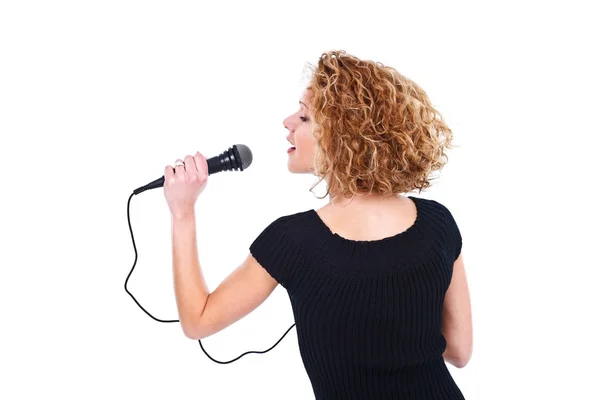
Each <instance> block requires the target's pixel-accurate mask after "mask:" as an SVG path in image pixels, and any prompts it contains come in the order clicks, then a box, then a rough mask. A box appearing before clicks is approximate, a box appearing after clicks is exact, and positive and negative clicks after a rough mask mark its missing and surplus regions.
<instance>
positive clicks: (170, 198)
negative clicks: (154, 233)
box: [164, 152, 208, 216]
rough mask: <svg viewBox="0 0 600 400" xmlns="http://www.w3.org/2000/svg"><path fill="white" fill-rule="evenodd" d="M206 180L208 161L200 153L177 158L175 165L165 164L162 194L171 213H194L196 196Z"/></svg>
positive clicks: (174, 214)
mask: <svg viewBox="0 0 600 400" xmlns="http://www.w3.org/2000/svg"><path fill="white" fill-rule="evenodd" d="M207 182H208V162H207V161H206V158H205V157H204V156H203V155H202V154H201V153H200V152H196V154H194V155H193V156H190V155H188V156H186V157H185V159H184V160H181V159H179V160H177V161H176V162H175V167H172V166H170V165H167V166H166V167H165V175H164V194H165V199H166V200H167V204H168V205H169V210H171V215H173V216H181V215H188V214H193V213H194V206H195V203H196V200H197V199H198V196H200V194H201V193H202V192H203V191H204V188H205V187H206V184H207Z"/></svg>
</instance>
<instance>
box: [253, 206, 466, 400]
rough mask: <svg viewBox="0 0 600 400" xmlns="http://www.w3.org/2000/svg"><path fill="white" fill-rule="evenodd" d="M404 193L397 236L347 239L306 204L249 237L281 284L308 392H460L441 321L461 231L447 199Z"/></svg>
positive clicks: (405, 395)
mask: <svg viewBox="0 0 600 400" xmlns="http://www.w3.org/2000/svg"><path fill="white" fill-rule="evenodd" d="M408 197H409V198H410V199H412V200H413V201H414V202H415V204H416V207H417V219H416V221H415V222H414V224H413V225H412V226H411V227H409V228H408V229H407V230H405V231H404V232H402V233H399V234H397V235H394V236H390V237H387V238H384V239H380V240H373V241H355V240H350V239H346V238H343V237H341V236H339V235H338V234H337V233H333V232H332V231H331V230H330V229H329V227H328V226H327V225H326V224H325V223H324V222H323V221H322V220H321V218H320V217H319V215H318V214H317V212H316V211H315V210H308V211H303V212H299V213H296V214H292V215H287V216H283V217H280V218H278V219H277V220H275V221H274V222H272V223H271V224H270V225H269V226H267V227H266V228H265V229H264V230H263V231H262V232H261V234H260V235H259V236H258V237H257V238H256V240H255V241H254V242H253V243H252V244H251V245H250V252H251V253H252V255H253V256H254V257H255V258H256V260H257V261H258V262H259V263H260V264H261V265H262V266H263V268H265V269H266V270H267V271H268V272H269V273H270V274H271V276H273V278H275V279H276V280H277V281H278V282H279V283H280V284H281V285H282V286H283V287H284V288H285V289H286V290H287V292H288V295H289V298H290V301H291V305H292V310H293V313H294V319H295V322H296V331H297V335H298V345H299V350H300V355H301V357H302V361H303V363H304V367H305V368H306V372H307V374H308V377H309V379H310V382H311V384H312V387H313V391H314V394H315V400H337V399H339V400H354V399H356V400H359V399H360V400H370V399H373V400H386V399H394V400H398V399H432V400H433V399H435V400H444V399H464V397H463V395H462V393H461V391H460V390H459V388H458V387H457V385H456V384H455V382H454V380H453V378H452V376H451V375H450V372H449V370H448V368H447V366H446V363H445V362H444V360H443V358H442V354H443V352H444V350H445V348H446V340H445V338H444V336H443V335H442V326H441V323H442V305H443V302H444V296H445V293H446V290H447V289H448V285H449V284H450V280H451V277H452V271H453V264H454V261H455V260H456V258H457V257H458V256H459V254H460V251H461V246H462V238H461V235H460V231H459V229H458V226H457V224H456V222H455V220H454V218H453V217H452V214H451V213H450V212H449V210H448V209H447V208H446V207H445V206H443V205H442V204H440V203H438V202H437V201H435V200H430V199H424V198H417V197H413V196H408ZM282 398H287V396H284V397H282Z"/></svg>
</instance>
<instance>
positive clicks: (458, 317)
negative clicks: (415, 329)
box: [442, 253, 473, 368]
mask: <svg viewBox="0 0 600 400" xmlns="http://www.w3.org/2000/svg"><path fill="white" fill-rule="evenodd" d="M442 333H443V335H444V337H445V338H446V343H447V345H446V351H444V354H443V357H444V360H446V361H447V362H449V363H450V364H452V365H454V366H455V367H457V368H463V367H464V366H466V365H467V363H468V362H469V360H470V359H471V355H472V353H473V321H472V317H471V299H470V295H469V286H468V284H467V275H466V272H465V265H464V262H463V256H462V253H461V254H460V255H459V256H458V258H457V259H456V261H455V262H454V272H453V273H452V279H451V281H450V286H449V287H448V290H447V292H446V297H445V298H444V306H443V314H442Z"/></svg>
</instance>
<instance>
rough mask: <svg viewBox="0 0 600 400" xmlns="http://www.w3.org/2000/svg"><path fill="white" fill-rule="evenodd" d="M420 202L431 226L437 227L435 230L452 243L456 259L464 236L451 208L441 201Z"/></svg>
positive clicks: (422, 199)
mask: <svg viewBox="0 0 600 400" xmlns="http://www.w3.org/2000/svg"><path fill="white" fill-rule="evenodd" d="M420 200H421V201H420V203H419V205H421V209H424V210H426V211H425V212H426V214H427V217H426V219H429V221H430V222H431V223H430V225H431V226H433V227H435V228H433V229H435V231H437V232H439V233H440V234H441V235H442V237H443V238H444V239H447V240H449V242H450V243H452V245H451V246H450V248H451V250H452V252H453V256H454V258H455V259H456V258H457V257H458V256H459V254H460V251H461V248H462V235H461V232H460V229H459V227H458V224H457V222H456V219H455V218H454V215H452V212H451V211H450V209H449V207H447V206H446V205H445V204H443V203H441V202H439V201H436V200H433V199H424V198H421V199H420Z"/></svg>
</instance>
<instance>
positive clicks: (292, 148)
mask: <svg viewBox="0 0 600 400" xmlns="http://www.w3.org/2000/svg"><path fill="white" fill-rule="evenodd" d="M294 150H296V148H295V147H290V148H289V149H288V151H287V152H288V153H291V152H292V151H294Z"/></svg>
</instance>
